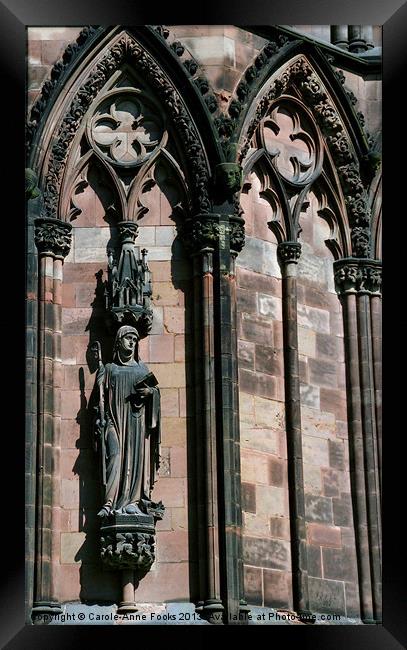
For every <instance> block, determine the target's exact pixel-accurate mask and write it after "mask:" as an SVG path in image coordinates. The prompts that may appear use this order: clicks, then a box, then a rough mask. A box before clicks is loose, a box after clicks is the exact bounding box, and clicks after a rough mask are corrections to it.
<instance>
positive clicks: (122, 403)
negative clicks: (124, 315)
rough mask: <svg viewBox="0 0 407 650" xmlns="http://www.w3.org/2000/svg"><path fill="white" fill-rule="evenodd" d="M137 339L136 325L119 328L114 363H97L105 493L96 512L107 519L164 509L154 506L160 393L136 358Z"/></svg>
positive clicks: (98, 431)
mask: <svg viewBox="0 0 407 650" xmlns="http://www.w3.org/2000/svg"><path fill="white" fill-rule="evenodd" d="M138 341H139V334H138V331H137V330H136V329H135V328H134V327H132V326H130V325H125V326H123V327H120V329H119V330H118V332H117V335H116V340H115V343H114V350H113V362H112V363H108V364H106V366H104V365H103V363H102V361H101V359H100V356H99V359H98V361H99V369H98V372H97V375H96V384H97V387H98V389H99V406H98V407H97V414H98V415H97V419H96V422H95V433H96V437H97V440H98V446H99V447H100V454H101V465H102V478H103V480H102V483H103V489H104V505H103V507H102V509H101V510H100V512H99V513H98V514H99V516H100V517H103V518H104V517H107V516H109V515H111V514H112V515H113V514H114V513H116V514H119V513H120V514H125V515H137V514H141V513H146V514H153V512H154V511H155V509H156V508H157V506H159V505H161V506H162V504H154V503H152V502H151V490H152V488H153V485H154V482H155V478H156V472H157V470H158V467H159V444H160V391H159V388H158V386H157V380H156V378H155V376H154V375H153V373H151V372H150V371H149V369H148V368H147V366H146V365H145V364H144V363H143V362H142V361H140V360H139V359H138V352H137V350H138ZM97 345H98V344H97Z"/></svg>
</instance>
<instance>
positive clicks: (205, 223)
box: [178, 214, 221, 254]
mask: <svg viewBox="0 0 407 650" xmlns="http://www.w3.org/2000/svg"><path fill="white" fill-rule="evenodd" d="M220 233H221V227H220V224H219V221H218V215H209V214H198V215H196V216H195V217H192V218H191V219H187V220H186V221H185V223H184V224H182V226H181V227H180V228H179V231H178V234H179V237H180V239H181V241H182V243H183V244H184V246H185V248H186V250H187V251H188V252H189V253H192V254H194V253H199V252H200V251H201V250H204V249H208V248H209V249H212V250H213V249H215V248H216V246H217V245H218V242H219V237H220Z"/></svg>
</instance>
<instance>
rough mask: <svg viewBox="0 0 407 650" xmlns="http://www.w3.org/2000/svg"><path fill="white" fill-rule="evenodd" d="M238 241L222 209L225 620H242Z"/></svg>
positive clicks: (219, 327)
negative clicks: (236, 266) (237, 295)
mask: <svg viewBox="0 0 407 650" xmlns="http://www.w3.org/2000/svg"><path fill="white" fill-rule="evenodd" d="M243 244H244V221H243V219H242V218H241V217H239V216H237V215H236V214H222V215H221V216H220V220H219V246H218V248H217V250H216V265H215V291H214V295H215V305H216V310H215V332H216V336H215V340H216V343H217V346H216V364H217V367H216V382H217V388H216V396H217V413H218V417H217V421H218V428H219V433H218V435H219V441H220V442H221V445H220V447H219V449H220V451H219V467H220V472H219V481H220V485H219V502H220V504H221V508H220V513H221V516H220V522H219V535H220V544H221V568H222V583H221V586H222V600H223V603H224V604H225V608H226V612H225V622H226V623H228V624H245V623H247V617H246V613H247V611H248V607H247V604H246V602H245V600H244V583H243V548H242V496H241V472H240V430H239V390H238V366H237V358H238V351H237V297H236V272H235V259H236V256H237V254H238V252H239V251H240V250H241V249H242V248H243Z"/></svg>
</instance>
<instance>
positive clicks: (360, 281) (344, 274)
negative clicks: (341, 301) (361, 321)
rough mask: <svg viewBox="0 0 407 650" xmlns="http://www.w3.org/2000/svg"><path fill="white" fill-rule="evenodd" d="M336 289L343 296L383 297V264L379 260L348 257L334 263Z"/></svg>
mask: <svg viewBox="0 0 407 650" xmlns="http://www.w3.org/2000/svg"><path fill="white" fill-rule="evenodd" d="M334 274H335V289H336V292H337V293H338V294H339V295H340V296H341V295H346V294H349V293H356V294H361V293H367V294H370V295H373V296H380V295H381V288H382V263H381V262H380V261H379V260H369V259H357V258H353V257H348V258H345V259H342V260H337V261H336V262H334Z"/></svg>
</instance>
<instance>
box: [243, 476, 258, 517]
mask: <svg viewBox="0 0 407 650" xmlns="http://www.w3.org/2000/svg"><path fill="white" fill-rule="evenodd" d="M242 510H244V511H245V512H252V513H255V512H256V486H255V485H253V484H251V483H244V482H242Z"/></svg>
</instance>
